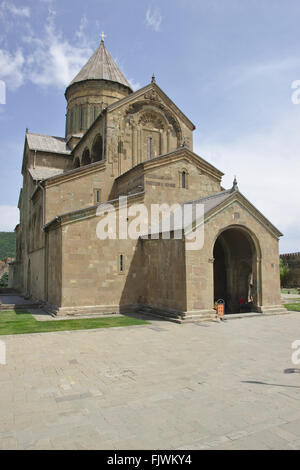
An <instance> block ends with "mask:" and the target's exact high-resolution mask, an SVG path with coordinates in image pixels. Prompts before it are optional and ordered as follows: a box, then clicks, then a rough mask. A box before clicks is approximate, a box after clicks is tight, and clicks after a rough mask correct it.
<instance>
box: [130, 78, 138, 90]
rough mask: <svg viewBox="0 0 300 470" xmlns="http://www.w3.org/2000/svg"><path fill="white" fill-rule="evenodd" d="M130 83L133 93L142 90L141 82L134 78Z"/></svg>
mask: <svg viewBox="0 0 300 470" xmlns="http://www.w3.org/2000/svg"><path fill="white" fill-rule="evenodd" d="M128 82H129V85H130V86H131V88H132V89H133V91H136V90H139V89H140V88H141V84H140V83H139V82H136V81H135V80H134V79H133V78H129V79H128Z"/></svg>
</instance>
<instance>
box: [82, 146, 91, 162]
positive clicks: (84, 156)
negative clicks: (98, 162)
mask: <svg viewBox="0 0 300 470" xmlns="http://www.w3.org/2000/svg"><path fill="white" fill-rule="evenodd" d="M81 162H82V165H89V164H90V163H91V157H90V151H89V149H85V151H84V152H83V154H82V158H81Z"/></svg>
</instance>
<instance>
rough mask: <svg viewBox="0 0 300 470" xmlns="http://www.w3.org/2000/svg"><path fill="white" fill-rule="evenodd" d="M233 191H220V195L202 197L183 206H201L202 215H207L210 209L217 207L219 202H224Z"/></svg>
mask: <svg viewBox="0 0 300 470" xmlns="http://www.w3.org/2000/svg"><path fill="white" fill-rule="evenodd" d="M233 192H234V189H233V188H231V189H227V190H226V191H221V192H220V193H216V194H211V195H210V196H206V197H202V198H200V199H195V200H194V201H189V202H186V203H185V204H193V205H195V204H203V206H204V214H207V213H208V212H210V211H211V210H212V209H214V208H215V207H217V206H218V205H219V204H221V202H224V201H226V199H228V198H229V197H230V196H231V195H232V193H233Z"/></svg>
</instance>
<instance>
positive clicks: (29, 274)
mask: <svg viewBox="0 0 300 470" xmlns="http://www.w3.org/2000/svg"><path fill="white" fill-rule="evenodd" d="M26 296H27V297H30V296H31V262H30V260H29V261H28V266H27V286H26Z"/></svg>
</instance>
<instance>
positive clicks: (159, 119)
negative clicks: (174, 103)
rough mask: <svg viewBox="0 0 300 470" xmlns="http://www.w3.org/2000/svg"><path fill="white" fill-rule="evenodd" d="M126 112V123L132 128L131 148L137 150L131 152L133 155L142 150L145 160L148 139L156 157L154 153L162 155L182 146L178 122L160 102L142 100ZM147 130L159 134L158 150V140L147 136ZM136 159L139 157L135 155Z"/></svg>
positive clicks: (181, 135)
mask: <svg viewBox="0 0 300 470" xmlns="http://www.w3.org/2000/svg"><path fill="white" fill-rule="evenodd" d="M126 112H127V115H128V121H129V122H130V123H131V125H132V127H133V146H134V147H136V149H138V150H136V151H133V154H135V153H140V152H141V149H143V152H142V153H143V155H144V158H143V159H147V158H146V156H148V154H149V139H150V138H152V143H153V150H154V152H153V156H156V155H155V154H156V153H158V154H162V155H163V154H165V153H167V152H171V151H173V150H176V149H177V148H179V147H180V146H181V145H182V142H183V134H182V129H181V125H180V123H179V120H178V118H177V116H176V115H175V113H173V112H172V111H171V110H170V109H169V108H167V107H166V106H165V105H164V104H162V103H161V102H159V101H157V102H155V101H153V100H151V99H149V100H142V101H139V102H136V103H134V104H132V105H130V106H129V108H128V109H127V111H126ZM148 130H154V131H158V132H159V133H160V135H161V138H160V139H159V140H160V149H159V150H158V149H157V148H156V147H157V145H158V144H157V140H158V139H157V138H155V135H154V136H153V135H151V134H149V135H148V134H147V131H148ZM157 137H158V136H157ZM137 159H138V161H139V155H137Z"/></svg>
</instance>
